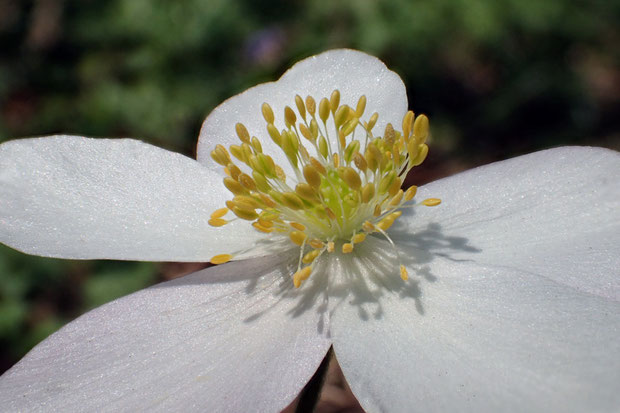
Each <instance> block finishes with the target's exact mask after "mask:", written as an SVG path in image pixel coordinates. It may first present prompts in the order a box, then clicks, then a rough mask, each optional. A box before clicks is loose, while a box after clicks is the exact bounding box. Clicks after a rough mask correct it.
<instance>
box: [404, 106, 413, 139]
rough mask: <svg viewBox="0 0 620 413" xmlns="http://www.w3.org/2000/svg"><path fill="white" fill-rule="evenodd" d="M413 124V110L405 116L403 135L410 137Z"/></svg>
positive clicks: (406, 137)
mask: <svg viewBox="0 0 620 413" xmlns="http://www.w3.org/2000/svg"><path fill="white" fill-rule="evenodd" d="M412 126H413V112H412V111H408V112H407V114H406V115H405V116H404V117H403V136H404V137H405V139H409V135H411V127H412Z"/></svg>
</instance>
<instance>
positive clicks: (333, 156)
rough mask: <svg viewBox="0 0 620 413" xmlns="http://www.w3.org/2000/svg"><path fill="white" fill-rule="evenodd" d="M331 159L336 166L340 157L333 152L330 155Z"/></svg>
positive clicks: (338, 164) (336, 166) (335, 166)
mask: <svg viewBox="0 0 620 413" xmlns="http://www.w3.org/2000/svg"><path fill="white" fill-rule="evenodd" d="M332 159H333V161H334V168H338V166H340V157H339V156H338V154H337V153H334V154H333V155H332Z"/></svg>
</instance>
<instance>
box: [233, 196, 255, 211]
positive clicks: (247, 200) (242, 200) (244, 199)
mask: <svg viewBox="0 0 620 413" xmlns="http://www.w3.org/2000/svg"><path fill="white" fill-rule="evenodd" d="M233 202H234V203H235V204H236V205H239V204H244V205H247V206H248V207H249V208H252V209H256V208H259V207H260V206H261V205H260V202H259V201H258V200H257V199H255V198H252V197H251V196H247V195H237V196H235V197H234V198H233Z"/></svg>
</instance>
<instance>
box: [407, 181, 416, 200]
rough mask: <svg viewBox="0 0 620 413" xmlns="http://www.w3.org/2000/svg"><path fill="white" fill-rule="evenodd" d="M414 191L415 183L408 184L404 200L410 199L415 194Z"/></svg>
mask: <svg viewBox="0 0 620 413" xmlns="http://www.w3.org/2000/svg"><path fill="white" fill-rule="evenodd" d="M416 192H418V187H417V186H415V185H412V186H410V187H409V188H407V190H406V191H405V202H408V201H411V200H412V199H413V197H414V196H415V194H416Z"/></svg>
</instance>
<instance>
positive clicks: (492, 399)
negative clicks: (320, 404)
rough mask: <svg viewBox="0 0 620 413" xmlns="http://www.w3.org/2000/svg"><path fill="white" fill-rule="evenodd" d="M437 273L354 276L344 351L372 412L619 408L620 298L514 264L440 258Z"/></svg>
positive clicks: (339, 328) (344, 320)
mask: <svg viewBox="0 0 620 413" xmlns="http://www.w3.org/2000/svg"><path fill="white" fill-rule="evenodd" d="M552 258H553V257H552ZM394 269H395V270H396V268H394ZM432 272H433V274H434V275H435V277H436V279H435V280H434V281H433V282H429V281H426V280H424V281H419V285H418V286H416V287H415V288H413V287H410V289H409V290H407V289H402V288H399V285H398V284H400V283H402V281H401V280H400V279H399V278H398V277H392V278H389V277H381V276H380V277H378V278H379V280H377V279H376V278H375V279H372V278H371V279H368V280H366V284H368V285H370V286H375V288H372V287H370V288H364V287H362V286H361V285H360V284H358V283H352V284H350V290H349V292H348V295H346V296H345V297H344V298H343V300H344V302H343V304H342V305H340V306H337V307H334V310H333V315H332V318H331V326H332V327H331V331H332V338H333V341H334V350H335V354H336V357H337V359H338V361H339V363H340V366H341V367H342V370H343V372H344V374H345V376H346V378H347V381H348V383H349V384H350V386H351V388H352V390H353V392H354V394H355V395H356V396H357V398H358V400H359V401H360V403H361V404H362V406H363V407H364V408H365V409H367V410H368V411H382V412H418V411H419V412H444V411H459V412H498V411H506V412H512V411H527V412H548V411H562V412H584V411H589V412H609V411H613V410H614V409H615V408H617V407H618V406H619V405H620V395H619V394H618V392H615V391H613V390H612V388H613V387H614V386H615V385H614V384H613V383H619V382H620V344H618V340H617V339H618V331H620V303H618V302H616V301H611V300H606V299H604V298H602V297H599V296H596V295H591V294H588V293H584V292H580V291H578V290H576V289H573V288H571V287H569V286H566V285H562V284H559V283H557V282H554V281H552V280H550V279H548V278H545V277H543V276H541V275H539V274H535V273H529V272H526V271H521V270H518V269H514V268H505V267H501V266H491V265H489V266H484V265H480V264H476V263H475V262H460V263H458V262H454V261H452V260H450V259H449V258H446V257H437V258H436V259H435V260H434V262H433V265H432ZM343 273H344V272H343ZM343 273H337V274H335V276H336V280H334V282H337V280H341V276H342V274H343ZM368 273H369V274H370V273H372V272H368ZM414 282H415V281H414ZM416 290H417V291H416ZM330 303H331V298H330ZM364 314H365V316H362V315H364Z"/></svg>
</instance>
